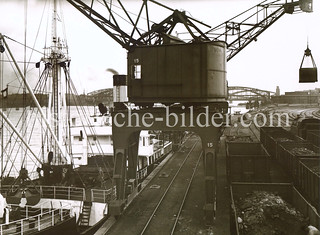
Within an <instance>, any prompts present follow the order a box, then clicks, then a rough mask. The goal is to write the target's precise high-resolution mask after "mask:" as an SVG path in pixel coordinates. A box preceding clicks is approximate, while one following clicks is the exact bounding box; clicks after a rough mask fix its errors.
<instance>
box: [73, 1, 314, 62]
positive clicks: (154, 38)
mask: <svg viewBox="0 0 320 235" xmlns="http://www.w3.org/2000/svg"><path fill="white" fill-rule="evenodd" d="M67 1H68V2H69V3H70V4H71V5H72V6H74V7H75V8H76V9H77V10H79V11H80V12H81V13H82V14H83V15H85V16H86V17H87V18H88V19H90V20H91V21H92V22H93V23H94V24H96V25H97V26H98V27H99V28H101V29H102V30H103V31H104V32H105V33H107V34H108V35H109V36H110V37H111V38H113V39H114V40H115V41H116V42H117V43H119V44H120V45H121V46H122V47H123V48H125V49H126V50H128V51H129V50H130V49H131V48H132V47H137V46H147V45H161V44H165V43H168V40H169V41H170V42H172V41H175V42H179V43H189V42H199V41H203V42H208V41H224V42H226V44H227V54H226V57H227V61H229V60H230V59H231V58H233V57H234V56H235V55H236V54H238V53H239V52H240V51H241V50H242V49H244V48H245V47H246V46H247V45H249V44H250V43H251V42H252V41H256V40H257V37H258V36H259V35H260V34H261V33H263V32H264V31H265V30H266V29H267V28H269V27H270V26H271V25H272V24H273V23H274V22H276V21H277V20H278V19H280V18H281V17H282V16H283V15H284V14H286V13H289V14H293V13H299V12H312V0H291V1H289V0H285V1H284V0H265V1H263V2H261V3H259V4H257V5H255V6H253V7H251V8H250V9H248V10H246V11H244V12H242V13H240V14H238V15H237V16H235V17H233V18H231V19H229V20H227V21H225V22H223V23H222V24H220V25H218V26H216V27H210V26H209V25H208V24H205V23H203V22H201V21H199V20H196V19H194V18H192V17H190V16H187V15H186V13H185V12H184V11H178V10H173V9H171V8H169V7H167V6H165V5H163V4H161V3H159V2H156V1H155V0H143V1H142V5H141V7H140V9H139V12H138V14H134V13H132V12H129V11H128V10H126V8H125V6H124V4H123V3H122V2H121V0H116V1H110V2H107V1H106V0H103V1H101V0H100V1H98V0H91V4H90V6H89V5H87V4H86V3H84V1H81V0H67ZM148 2H151V3H153V4H154V5H156V6H158V7H161V8H163V9H165V10H168V11H170V12H171V14H170V15H169V16H168V17H167V18H165V19H164V20H162V21H160V22H159V23H156V22H154V21H152V20H151V19H150V10H149V7H148ZM99 4H100V5H101V4H102V5H103V7H100V6H99ZM101 9H104V10H105V12H104V13H101ZM143 12H145V14H143ZM143 15H144V16H143ZM145 22H146V23H145ZM123 23H126V24H127V25H125V26H124V25H123ZM128 24H129V25H130V27H128ZM178 24H182V25H183V26H184V28H185V30H186V31H184V32H177V35H179V37H177V36H176V35H173V32H174V29H177V25H178ZM202 28H205V29H206V30H204V29H202ZM208 28H210V29H209V30H208ZM179 29H180V28H179ZM180 36H181V37H185V38H184V39H182V38H180Z"/></svg>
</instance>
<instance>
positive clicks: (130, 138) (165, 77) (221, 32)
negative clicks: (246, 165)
mask: <svg viewBox="0 0 320 235" xmlns="http://www.w3.org/2000/svg"><path fill="white" fill-rule="evenodd" d="M67 1H68V2H69V3H70V4H71V5H72V6H74V7H75V8H76V9H77V10H78V11H80V12H81V13H82V14H83V15H85V16H86V17H87V18H89V19H90V20H91V21H92V22H93V23H94V24H96V25H97V26H98V27H99V28H100V29H101V30H103V31H104V32H105V33H106V34H108V35H109V36H110V37H111V38H112V39H114V40H115V41H116V42H117V43H119V44H120V45H121V46H122V47H123V48H125V49H126V50H127V51H128V61H127V69H128V70H127V71H128V74H127V76H124V79H123V80H124V82H121V85H127V86H128V101H129V102H131V103H135V104H136V105H138V106H142V107H143V108H141V109H140V110H135V111H133V110H130V109H127V108H123V107H124V106H118V107H120V108H115V110H114V111H113V113H112V115H113V141H114V160H115V163H114V165H115V166H114V176H113V178H114V180H115V183H116V196H117V198H116V200H114V201H113V202H112V203H110V205H109V211H110V213H111V214H114V215H118V214H121V213H122V211H123V208H124V207H125V205H126V203H127V201H128V200H127V199H128V195H129V194H134V193H135V192H137V191H138V190H139V184H138V182H137V179H136V169H137V150H138V141H139V133H140V131H141V130H165V131H193V132H196V133H197V134H198V135H199V136H200V137H201V140H202V147H203V156H204V164H205V167H204V168H205V169H204V171H205V179H204V181H205V184H204V185H205V195H206V196H205V198H206V199H205V206H204V210H205V218H206V222H207V224H212V223H213V222H214V218H215V217H216V216H219V215H216V213H215V212H216V180H217V177H216V164H215V162H216V151H217V149H218V142H219V138H220V135H221V132H220V126H221V125H222V122H223V117H222V114H223V113H225V112H227V107H228V104H227V82H226V68H225V65H226V62H227V61H229V60H230V59H232V58H233V57H234V56H235V55H237V54H238V53H239V52H240V51H241V50H243V49H244V48H245V47H246V46H248V45H249V44H250V43H251V42H252V41H255V40H256V39H257V37H258V36H259V35H260V34H261V33H263V32H264V31H265V30H266V29H267V28H269V27H270V26H271V25H272V24H273V23H274V22H276V21H277V20H278V19H279V18H281V17H282V16H283V15H285V14H286V13H288V14H293V13H299V12H312V11H313V9H312V0H266V1H263V2H261V3H259V4H257V5H255V6H254V7H252V8H250V9H248V10H246V11H244V12H242V13H241V14H239V15H237V16H235V17H233V18H231V19H230V20H227V21H225V22H223V23H222V24H220V25H218V26H216V27H211V26H210V25H208V24H206V23H203V22H201V21H199V20H197V19H195V18H193V17H191V16H189V15H188V14H187V13H186V12H185V11H179V10H174V9H172V8H170V7H168V6H165V5H163V4H162V3H159V2H157V1H155V0H143V1H142V4H141V6H140V7H139V8H138V9H137V12H138V13H137V14H133V13H132V12H130V11H128V10H127V9H128V8H126V7H125V6H124V3H123V2H122V1H121V0H109V1H106V0H91V1H90V4H89V5H87V4H86V3H85V2H84V1H81V0H67ZM127 3H128V2H127ZM135 6H136V5H135ZM153 7H157V9H159V10H157V13H160V12H161V11H166V12H168V11H169V12H170V14H169V16H168V17H166V18H165V19H160V20H158V21H157V22H156V21H153V20H151V16H153V17H155V15H151V14H150V12H152V10H151V9H152V8H153ZM130 9H131V11H133V5H132V4H131V8H130ZM153 10H154V9H153ZM157 15H160V14H157ZM176 32H178V33H176ZM118 80H121V79H119V77H118ZM122 83H123V84H122ZM157 102H160V103H163V104H164V105H166V108H154V107H153V104H154V103H157ZM176 103H180V104H181V105H185V106H186V107H187V108H185V107H184V106H182V107H183V108H178V107H176V108H172V109H171V110H170V112H174V113H175V114H176V115H177V117H184V119H183V120H180V119H179V120H167V119H166V118H168V109H167V107H173V106H170V105H172V104H176ZM180 107H181V106H180ZM203 114H208V115H209V116H210V117H212V119H211V120H212V121H215V123H216V124H217V125H215V126H213V125H206V122H205V121H206V120H203V119H202V117H203V116H205V115H203ZM141 117H142V120H141V119H140V118H141ZM152 117H153V118H154V119H152ZM197 117H199V118H197ZM172 121H173V122H172ZM204 123H205V124H204ZM134 124H136V125H134ZM142 124H143V125H142ZM174 124H175V125H174Z"/></svg>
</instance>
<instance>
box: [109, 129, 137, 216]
mask: <svg viewBox="0 0 320 235" xmlns="http://www.w3.org/2000/svg"><path fill="white" fill-rule="evenodd" d="M139 134H140V131H133V130H131V129H129V128H125V130H124V131H119V130H117V131H114V132H113V143H114V144H113V146H114V169H113V170H114V172H113V179H114V182H115V186H116V200H114V201H112V202H111V203H110V206H109V211H110V214H112V215H120V214H121V212H122V211H123V208H124V206H125V204H126V200H127V195H128V194H130V193H132V191H133V189H134V188H136V185H137V179H136V172H137V157H138V147H139Z"/></svg>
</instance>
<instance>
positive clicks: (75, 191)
mask: <svg viewBox="0 0 320 235" xmlns="http://www.w3.org/2000/svg"><path fill="white" fill-rule="evenodd" d="M35 187H36V189H37V190H38V191H39V192H40V196H41V197H42V198H50V199H65V200H75V201H85V200H86V193H85V189H84V188H77V187H64V186H42V185H40V186H39V185H37V186H35ZM17 188H18V187H17V186H15V187H13V188H11V186H9V185H2V186H1V189H0V192H1V193H4V194H5V193H6V192H7V191H8V190H9V189H12V190H13V191H15V190H16V189H17Z"/></svg>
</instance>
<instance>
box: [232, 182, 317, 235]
mask: <svg viewBox="0 0 320 235" xmlns="http://www.w3.org/2000/svg"><path fill="white" fill-rule="evenodd" d="M257 191H259V192H266V193H272V194H275V195H279V196H280V197H281V199H280V200H279V199H278V202H279V203H282V200H284V201H285V202H287V203H289V204H290V205H292V206H293V207H294V208H295V209H296V210H298V211H299V212H301V213H302V215H303V216H304V217H305V218H306V221H305V222H304V223H305V224H306V225H313V226H315V227H318V228H319V225H320V224H319V223H320V216H319V214H318V212H317V211H316V210H315V208H314V207H313V206H311V205H310V203H309V202H308V201H307V200H306V199H305V198H304V197H303V196H302V195H301V194H300V193H299V192H298V191H297V189H296V188H295V187H294V186H293V185H292V184H287V183H282V184H279V183H276V184H271V183H232V184H231V186H230V193H231V211H230V212H231V213H230V233H231V234H232V235H240V234H244V233H243V232H242V233H241V230H242V229H243V228H242V227H241V226H243V221H241V216H242V212H243V211H242V210H239V209H237V208H239V205H237V202H238V201H239V200H240V199H243V198H245V197H247V196H248V195H249V194H251V193H253V192H257ZM267 203H268V201H264V202H263V204H267ZM269 203H270V202H269ZM249 206H250V205H241V207H242V208H243V209H244V210H245V209H248V208H249ZM268 209H271V208H267V207H266V208H265V210H262V214H263V216H265V217H266V219H268V221H269V222H272V224H277V223H278V225H279V226H280V227H284V226H286V228H287V234H300V233H295V232H298V231H301V232H302V230H301V224H303V222H302V223H300V224H299V223H293V224H290V223H287V221H288V220H289V219H287V218H283V216H282V215H281V211H278V213H277V212H275V213H271V214H270V211H269V212H268ZM250 219H255V218H254V217H251V218H250ZM259 219H260V220H262V221H260V222H264V221H263V220H264V218H257V220H259ZM280 219H281V221H280ZM257 222H259V221H257ZM279 223H280V224H279ZM284 223H285V224H284ZM257 226H261V225H260V224H259V223H258V224H257ZM247 234H248V233H247ZM251 234H252V233H251ZM302 234H303V233H302Z"/></svg>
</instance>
